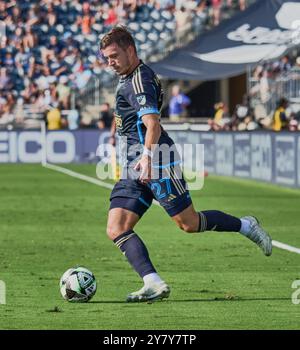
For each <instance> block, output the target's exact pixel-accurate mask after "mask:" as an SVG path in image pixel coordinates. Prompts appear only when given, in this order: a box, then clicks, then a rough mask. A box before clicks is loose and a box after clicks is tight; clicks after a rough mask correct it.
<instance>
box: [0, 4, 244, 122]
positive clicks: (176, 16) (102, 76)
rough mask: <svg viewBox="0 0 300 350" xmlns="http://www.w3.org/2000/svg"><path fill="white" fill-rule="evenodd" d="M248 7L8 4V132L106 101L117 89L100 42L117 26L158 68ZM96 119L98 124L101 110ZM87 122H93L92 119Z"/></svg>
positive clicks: (1, 74)
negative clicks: (110, 91)
mask: <svg viewBox="0 0 300 350" xmlns="http://www.w3.org/2000/svg"><path fill="white" fill-rule="evenodd" d="M245 4H246V2H245V0H244V1H242V0H236V1H235V0H226V1H225V0H224V1H218V2H216V1H213V0H211V1H208V0H207V1H206V0H205V1H203V0H202V1H201V0H198V1H194V0H187V1H172V0H169V1H167V0H165V1H163V0H161V1H145V0H138V1H137V0H127V1H118V0H114V1H100V0H91V1H88V2H87V1H80V0H72V1H71V0H54V1H51V0H40V1H39V0H30V1H29V0H22V1H21V0H11V1H0V21H1V25H2V29H3V28H4V29H5V35H3V33H2V35H1V37H0V62H1V69H0V128H7V127H9V128H18V127H21V128H23V127H25V128H32V127H36V126H37V124H38V123H37V121H38V120H40V119H42V118H44V116H45V114H46V112H47V111H48V110H49V109H51V108H54V107H56V106H57V105H58V106H59V108H60V109H63V111H64V112H63V113H62V115H66V116H67V115H68V112H67V111H69V110H70V111H72V113H73V111H74V110H80V108H82V107H83V106H85V105H96V106H100V105H101V103H103V102H105V100H106V95H105V91H101V93H100V92H99V89H101V88H102V87H105V88H106V89H109V88H112V87H113V86H114V84H115V78H114V76H113V75H112V73H111V72H110V71H109V70H107V69H106V68H105V66H104V65H103V64H102V63H101V61H100V60H99V59H98V57H97V55H98V42H99V38H100V37H101V36H102V35H103V34H104V33H105V32H107V31H108V30H109V29H110V28H111V27H112V26H113V25H115V24H116V23H124V24H126V25H127V26H128V28H129V29H130V31H131V32H132V33H133V34H134V36H135V38H136V41H137V48H138V51H139V55H140V57H141V58H142V59H143V60H145V61H151V60H157V59H159V58H161V57H162V56H163V55H166V54H167V53H168V52H169V51H170V50H172V49H174V47H178V46H180V45H183V44H186V43H187V42H188V41H189V40H192V39H193V38H194V36H195V35H196V34H198V33H199V32H201V30H204V29H206V28H207V27H209V26H211V25H216V24H218V23H219V21H220V20H222V19H224V18H227V17H228V16H230V15H232V14H233V13H234V12H235V11H238V10H243V9H244V8H245ZM216 7H217V8H218V12H217V16H218V18H217V19H216V11H215V9H216ZM183 38H184V40H183ZM81 112H82V113H84V111H83V110H82V111H81ZM93 113H94V116H96V117H97V116H98V115H99V110H97V109H94V112H93ZM81 117H82V116H81ZM66 119H67V118H66ZM85 119H86V120H87V121H88V120H89V116H88V112H86V117H85ZM91 124H92V125H94V123H91ZM85 125H88V122H87V124H86V123H85Z"/></svg>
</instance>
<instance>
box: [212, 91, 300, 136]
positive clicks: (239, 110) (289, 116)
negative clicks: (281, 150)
mask: <svg viewBox="0 0 300 350" xmlns="http://www.w3.org/2000/svg"><path fill="white" fill-rule="evenodd" d="M214 107H215V114H214V117H213V118H210V119H209V120H208V124H209V126H210V130H212V131H255V130H263V129H265V130H273V131H300V109H297V111H295V110H294V109H293V108H292V107H291V106H290V104H289V101H288V100H287V99H286V98H284V97H282V98H280V99H279V100H278V101H277V106H276V109H275V110H274V111H273V112H272V115H271V116H267V117H263V118H261V117H260V115H261V113H260V110H259V106H258V108H252V107H251V104H250V99H249V96H247V95H246V96H245V98H244V101H243V103H241V104H239V105H237V106H236V108H235V111H234V113H233V114H232V115H231V114H230V113H229V109H228V106H227V105H226V104H225V103H223V102H218V103H216V104H215V106H214Z"/></svg>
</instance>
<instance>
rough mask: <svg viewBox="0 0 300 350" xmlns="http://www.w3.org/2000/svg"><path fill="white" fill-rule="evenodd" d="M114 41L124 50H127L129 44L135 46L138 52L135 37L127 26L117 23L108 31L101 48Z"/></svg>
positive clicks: (101, 42) (102, 40)
mask: <svg viewBox="0 0 300 350" xmlns="http://www.w3.org/2000/svg"><path fill="white" fill-rule="evenodd" d="M113 43H116V44H117V45H118V46H120V47H121V48H122V49H123V50H126V49H127V48H128V47H129V46H133V48H134V50H135V52H136V46H135V42H134V39H133V37H132V35H131V34H130V32H129V31H128V30H127V28H126V27H125V26H122V25H117V26H115V27H113V28H112V29H111V30H110V31H109V32H108V33H106V34H105V35H104V37H103V38H102V39H101V41H100V50H103V49H105V48H106V47H107V46H109V45H111V44H113Z"/></svg>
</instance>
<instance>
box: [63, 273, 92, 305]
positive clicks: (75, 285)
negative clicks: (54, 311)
mask: <svg viewBox="0 0 300 350" xmlns="http://www.w3.org/2000/svg"><path fill="white" fill-rule="evenodd" d="M59 287H60V293H61V295H62V296H63V298H64V299H66V300H68V301H70V302H75V303H82V302H87V301H89V300H90V299H91V298H92V297H93V295H94V294H95V293H96V290H97V282H96V279H95V276H94V275H93V273H92V272H91V271H90V270H88V269H87V268H85V267H83V266H76V267H73V268H71V269H68V270H67V271H66V272H65V273H64V274H63V275H62V277H61V279H60V282H59Z"/></svg>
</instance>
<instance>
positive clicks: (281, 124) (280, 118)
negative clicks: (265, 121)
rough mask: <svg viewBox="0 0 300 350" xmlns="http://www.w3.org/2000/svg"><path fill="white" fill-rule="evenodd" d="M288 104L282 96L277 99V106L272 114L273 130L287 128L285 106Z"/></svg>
mask: <svg viewBox="0 0 300 350" xmlns="http://www.w3.org/2000/svg"><path fill="white" fill-rule="evenodd" d="M287 106H288V100H287V99H285V98H284V97H283V98H281V99H280V100H279V101H278V106H277V108H276V110H275V113H274V116H273V126H272V129H273V130H274V131H281V130H284V129H287V126H288V119H287V116H286V108H287Z"/></svg>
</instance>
